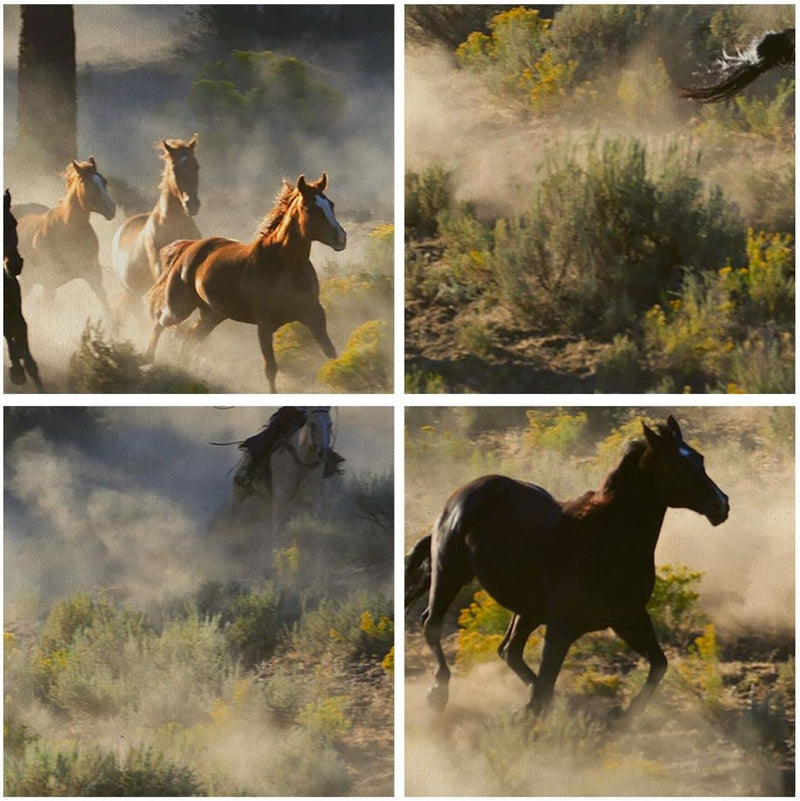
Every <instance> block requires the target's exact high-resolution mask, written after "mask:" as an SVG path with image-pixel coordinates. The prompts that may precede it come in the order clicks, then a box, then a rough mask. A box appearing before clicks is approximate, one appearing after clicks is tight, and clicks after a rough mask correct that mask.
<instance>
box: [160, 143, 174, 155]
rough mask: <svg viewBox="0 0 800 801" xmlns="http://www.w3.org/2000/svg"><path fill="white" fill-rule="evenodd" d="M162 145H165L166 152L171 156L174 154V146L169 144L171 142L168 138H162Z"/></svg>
mask: <svg viewBox="0 0 800 801" xmlns="http://www.w3.org/2000/svg"><path fill="white" fill-rule="evenodd" d="M161 147H163V148H164V152H165V153H166V154H167V155H169V156H171V155H172V148H171V147H170V146H169V144H168V143H167V140H166V139H162V140H161Z"/></svg>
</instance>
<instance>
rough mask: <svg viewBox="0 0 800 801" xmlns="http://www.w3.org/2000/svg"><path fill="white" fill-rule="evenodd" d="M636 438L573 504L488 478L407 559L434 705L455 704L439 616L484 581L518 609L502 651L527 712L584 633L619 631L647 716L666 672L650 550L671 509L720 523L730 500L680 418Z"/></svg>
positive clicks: (455, 499) (449, 508) (451, 503)
mask: <svg viewBox="0 0 800 801" xmlns="http://www.w3.org/2000/svg"><path fill="white" fill-rule="evenodd" d="M643 429H644V439H641V440H636V441H635V442H633V443H632V444H631V445H630V447H629V448H628V450H627V452H626V453H625V455H624V457H623V459H622V461H621V462H620V464H619V465H618V466H617V467H616V469H614V470H613V471H612V472H611V473H610V474H609V475H608V476H607V477H606V479H605V481H604V482H603V484H602V486H601V487H600V489H599V490H597V491H595V492H587V493H586V494H585V495H583V496H581V497H580V498H577V499H575V500H573V501H568V502H567V503H559V502H557V501H555V500H554V499H553V498H552V496H550V495H549V494H548V493H547V492H545V490H543V489H541V487H537V486H535V485H534V484H528V483H526V482H522V481H515V480H514V479H511V478H505V477H504V476H484V477H483V478H479V479H477V480H476V481H473V482H471V483H470V484H467V485H466V486H464V487H462V488H461V489H460V490H458V491H457V492H456V493H455V494H454V495H453V496H452V497H451V498H450V500H448V501H447V504H446V505H445V508H444V511H443V512H442V513H441V515H439V518H438V520H437V521H436V523H435V525H434V527H433V533H432V534H431V535H428V536H427V537H424V538H423V539H421V540H420V541H419V542H417V544H416V545H415V546H414V548H413V549H412V551H411V552H410V553H409V555H408V556H407V557H406V605H408V604H409V603H410V602H411V601H413V600H414V599H415V598H417V597H419V596H420V595H422V594H423V593H424V592H425V590H426V589H429V595H428V606H427V609H426V610H425V612H424V613H423V616H422V618H423V630H424V633H425V639H426V641H427V643H428V645H429V646H430V648H431V650H432V651H433V653H434V655H435V656H436V662H437V666H438V667H437V670H436V674H435V682H434V684H433V686H432V687H431V688H430V690H429V691H428V703H429V704H430V706H431V707H432V708H433V709H435V710H442V709H444V707H445V705H446V704H447V697H448V682H449V680H450V670H449V668H448V667H447V662H446V660H445V656H444V652H443V651H442V645H441V635H442V620H443V618H444V615H445V612H446V611H447V609H448V607H449V606H450V604H451V603H452V602H453V599H454V598H455V597H456V594H457V593H458V591H459V590H460V589H461V587H463V586H464V585H465V584H467V583H468V582H469V581H471V580H472V579H473V578H474V577H477V579H478V581H480V583H481V585H482V586H483V587H484V589H485V590H486V591H487V592H488V593H489V594H490V595H491V596H492V597H493V598H494V599H495V600H496V601H497V602H498V603H499V604H501V605H502V606H505V607H506V608H507V609H510V610H511V611H513V612H514V616H513V618H512V620H511V623H510V624H509V627H508V630H507V631H506V635H505V638H504V639H503V642H502V644H501V645H500V648H499V649H498V654H499V655H500V657H501V658H502V659H504V660H505V661H506V662H507V663H508V666H509V667H510V668H511V669H512V670H513V671H514V672H515V673H516V674H517V675H518V676H519V677H520V678H521V679H522V681H524V682H525V683H526V684H528V685H531V687H532V690H531V695H530V700H529V703H528V707H529V708H530V709H532V710H533V711H534V712H535V713H539V712H541V711H542V710H544V709H545V708H546V707H547V706H548V704H549V702H550V699H551V698H552V695H553V687H554V685H555V681H556V677H557V676H558V673H559V670H560V669H561V663H562V662H563V660H564V657H565V656H566V654H567V651H568V650H569V647H570V646H571V645H572V643H573V642H574V641H575V640H576V639H578V637H580V636H581V635H582V634H585V633H586V632H589V631H597V630H600V629H605V628H607V627H609V626H610V627H611V628H612V629H613V630H614V631H615V632H616V634H617V635H618V636H619V637H621V638H622V639H623V640H624V641H625V642H626V643H627V644H628V645H629V646H630V647H631V648H633V649H634V650H635V651H637V652H638V653H640V654H642V655H643V656H644V657H645V658H646V659H647V660H648V662H649V663H650V672H649V674H648V677H647V681H646V683H645V685H644V687H643V688H642V690H641V691H640V692H639V694H638V695H637V696H636V697H635V698H634V699H633V701H632V702H631V704H630V706H629V707H628V712H629V713H633V712H636V711H639V710H641V709H642V708H643V707H644V705H645V704H646V703H647V701H648V699H649V698H650V696H651V695H652V694H653V692H654V691H655V688H656V686H657V685H658V683H659V682H660V681H661V678H662V676H663V675H664V672H665V671H666V669H667V660H666V657H665V656H664V653H663V651H662V650H661V648H660V647H659V644H658V641H657V640H656V635H655V633H654V631H653V625H652V622H651V620H650V616H649V614H648V613H647V610H646V609H645V607H646V605H647V602H648V601H649V600H650V595H651V593H652V591H653V586H654V583H655V564H654V552H655V547H656V542H657V541H658V535H659V532H660V531H661V524H662V522H663V520H664V515H665V514H666V511H667V508H668V507H673V508H685V509H692V510H693V511H695V512H698V513H699V514H702V515H704V516H705V517H707V518H708V520H709V522H710V523H711V524H712V525H714V526H717V525H719V524H720V523H722V522H723V521H724V520H726V519H727V517H728V511H729V506H728V498H727V496H726V495H725V494H724V493H723V492H722V491H721V490H720V489H719V487H717V486H716V484H714V482H713V481H712V480H711V479H710V478H709V477H708V476H707V475H706V472H705V469H704V466H703V457H702V456H701V455H700V454H699V453H698V452H697V451H696V450H694V449H693V448H690V447H689V446H688V445H687V444H686V443H685V442H684V441H683V437H682V436H681V431H680V428H679V427H678V424H677V422H676V421H675V419H674V418H673V417H671V416H670V417H669V418H667V424H666V425H659V426H658V431H653V430H652V429H650V428H648V427H647V426H646V425H643ZM542 624H544V625H545V626H546V627H547V632H546V634H545V645H544V651H543V654H542V663H541V666H540V668H539V675H538V676H537V675H536V674H535V673H534V672H533V671H532V670H531V669H530V668H529V667H528V665H526V664H525V662H524V661H523V659H522V653H523V649H524V647H525V643H526V641H527V640H528V637H529V636H530V635H531V633H532V632H533V631H534V630H535V629H536V628H537V627H538V626H540V625H542Z"/></svg>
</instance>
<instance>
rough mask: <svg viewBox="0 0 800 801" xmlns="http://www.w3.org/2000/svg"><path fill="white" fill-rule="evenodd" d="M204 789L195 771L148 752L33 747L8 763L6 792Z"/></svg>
mask: <svg viewBox="0 0 800 801" xmlns="http://www.w3.org/2000/svg"><path fill="white" fill-rule="evenodd" d="M202 792H203V788H202V786H201V785H200V783H199V781H198V779H197V778H196V776H195V774H194V772H193V771H192V770H190V769H189V768H187V767H184V766H182V765H176V764H173V763H172V762H170V761H168V760H167V759H166V758H165V757H164V756H163V755H162V754H160V753H157V752H155V751H153V750H152V749H149V748H132V749H129V751H128V754H127V756H126V758H125V759H124V760H121V759H120V758H118V757H117V756H116V755H115V754H113V753H109V752H102V751H100V750H99V749H87V748H79V747H78V746H75V747H74V748H73V749H72V750H71V751H62V750H56V749H51V748H47V747H44V746H39V745H37V746H34V747H33V748H32V749H29V751H28V753H27V754H26V755H25V756H24V757H23V758H21V759H11V760H6V764H5V793H6V794H7V795H11V796H56V797H58V796H61V797H64V796H81V795H88V796H191V795H201V794H202Z"/></svg>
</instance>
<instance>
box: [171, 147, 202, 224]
mask: <svg viewBox="0 0 800 801" xmlns="http://www.w3.org/2000/svg"><path fill="white" fill-rule="evenodd" d="M195 145H197V134H193V135H192V138H191V139H190V140H189V141H188V142H183V141H181V140H180V139H164V140H162V142H161V148H162V149H163V152H162V158H163V159H164V160H165V161H166V169H165V170H164V180H165V181H166V183H167V188H168V189H169V191H170V192H171V193H172V194H173V195H174V196H175V197H176V198H177V199H178V200H179V201H180V204H181V206H182V207H183V210H184V212H185V213H186V214H188V215H189V216H190V217H194V215H195V214H197V212H198V211H199V210H200V198H199V197H198V196H197V192H198V187H199V171H200V166H199V165H198V163H197V159H196V158H195V154H194V149H195Z"/></svg>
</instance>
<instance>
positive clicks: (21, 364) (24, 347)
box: [3, 189, 44, 392]
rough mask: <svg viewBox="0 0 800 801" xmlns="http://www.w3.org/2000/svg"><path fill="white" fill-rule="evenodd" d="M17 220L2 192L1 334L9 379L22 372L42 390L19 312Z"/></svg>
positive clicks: (19, 378)
mask: <svg viewBox="0 0 800 801" xmlns="http://www.w3.org/2000/svg"><path fill="white" fill-rule="evenodd" d="M17 246H18V238H17V221H16V219H15V218H14V215H13V214H12V213H11V193H10V192H9V191H8V189H6V191H5V194H4V195H3V336H4V337H5V338H6V344H7V345H8V357H9V359H10V360H11V367H10V369H9V374H10V377H11V383H13V384H18V385H20V384H24V383H25V373H26V372H27V374H28V375H29V376H30V377H31V379H32V380H33V383H34V384H35V385H36V389H38V390H39V392H44V387H43V386H42V382H41V379H40V378H39V368H38V366H37V365H36V362H35V361H34V360H33V356H31V350H30V348H29V347H28V324H27V323H26V322H25V318H24V317H23V316H22V296H21V294H20V291H19V281H18V280H17V276H18V275H19V274H20V273H21V272H22V265H23V260H22V256H20V254H19V249H18V247H17Z"/></svg>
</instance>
